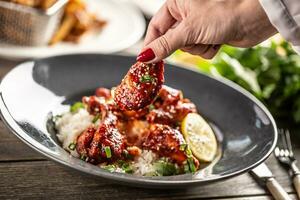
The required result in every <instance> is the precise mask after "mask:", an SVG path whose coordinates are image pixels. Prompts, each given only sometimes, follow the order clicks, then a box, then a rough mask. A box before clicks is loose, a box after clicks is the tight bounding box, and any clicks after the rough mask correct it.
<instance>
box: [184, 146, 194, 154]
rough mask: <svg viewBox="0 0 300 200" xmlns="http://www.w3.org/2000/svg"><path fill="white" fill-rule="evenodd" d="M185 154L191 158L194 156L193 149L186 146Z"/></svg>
mask: <svg viewBox="0 0 300 200" xmlns="http://www.w3.org/2000/svg"><path fill="white" fill-rule="evenodd" d="M185 153H186V155H187V156H188V157H191V156H192V155H193V153H192V151H191V149H190V148H189V147H188V146H186V148H185Z"/></svg>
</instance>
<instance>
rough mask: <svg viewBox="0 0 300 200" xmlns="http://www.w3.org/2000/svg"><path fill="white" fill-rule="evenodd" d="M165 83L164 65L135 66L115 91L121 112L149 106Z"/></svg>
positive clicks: (116, 101) (138, 63) (140, 63)
mask: <svg viewBox="0 0 300 200" xmlns="http://www.w3.org/2000/svg"><path fill="white" fill-rule="evenodd" d="M163 82H164V63H163V62H162V61H161V62H159V63H156V64H145V63H142V62H137V63H136V64H134V65H133V66H132V67H131V68H130V70H129V71H128V73H127V75H126V76H125V77H124V79H123V80H122V82H121V84H120V85H119V86H118V87H117V88H116V90H115V97H114V101H115V103H116V104H117V105H118V106H119V108H120V109H121V110H139V109H141V108H144V107H146V106H147V105H149V104H150V103H151V102H152V101H153V100H154V98H155V97H156V96H157V94H158V92H159V90H160V89H161V87H162V84H163Z"/></svg>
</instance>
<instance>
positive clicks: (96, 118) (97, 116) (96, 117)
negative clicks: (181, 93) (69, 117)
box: [92, 113, 100, 124]
mask: <svg viewBox="0 0 300 200" xmlns="http://www.w3.org/2000/svg"><path fill="white" fill-rule="evenodd" d="M98 119H100V113H98V114H97V115H96V116H95V117H94V119H93V121H92V122H93V124H95V123H96V122H97V121H98Z"/></svg>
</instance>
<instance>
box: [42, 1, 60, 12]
mask: <svg viewBox="0 0 300 200" xmlns="http://www.w3.org/2000/svg"><path fill="white" fill-rule="evenodd" d="M56 1H57V0H42V1H41V8H42V9H44V10H46V9H48V8H50V7H51V6H52V5H53V4H54V3H55V2H56Z"/></svg>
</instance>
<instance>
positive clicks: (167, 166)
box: [154, 160, 178, 176]
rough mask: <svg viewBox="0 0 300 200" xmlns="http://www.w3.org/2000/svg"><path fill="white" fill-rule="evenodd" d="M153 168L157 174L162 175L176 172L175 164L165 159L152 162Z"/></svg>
mask: <svg viewBox="0 0 300 200" xmlns="http://www.w3.org/2000/svg"><path fill="white" fill-rule="evenodd" d="M154 168H155V170H156V172H157V173H158V174H161V175H162V176H171V175H176V174H177V171H178V170H177V168H176V166H175V164H173V163H170V162H168V161H165V160H159V161H157V162H155V163H154Z"/></svg>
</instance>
